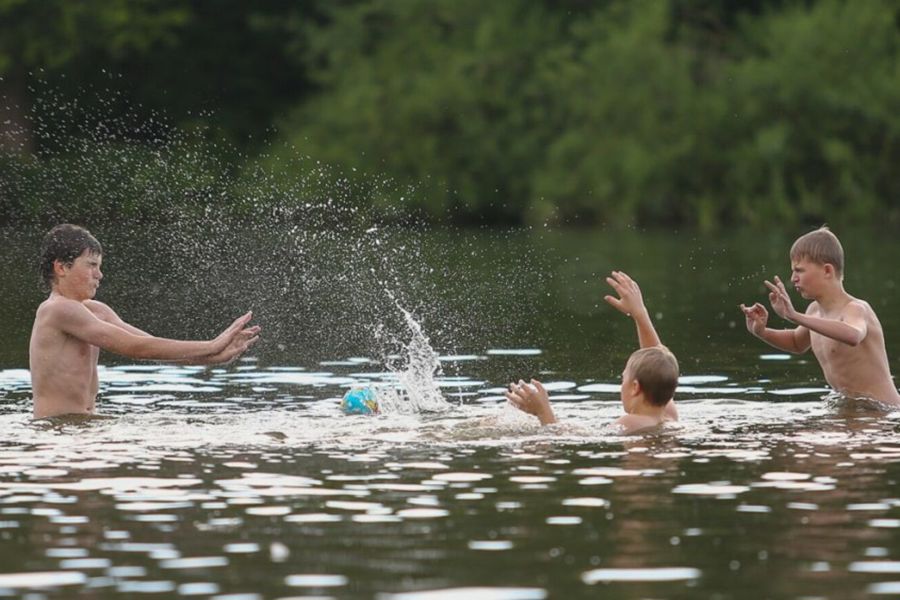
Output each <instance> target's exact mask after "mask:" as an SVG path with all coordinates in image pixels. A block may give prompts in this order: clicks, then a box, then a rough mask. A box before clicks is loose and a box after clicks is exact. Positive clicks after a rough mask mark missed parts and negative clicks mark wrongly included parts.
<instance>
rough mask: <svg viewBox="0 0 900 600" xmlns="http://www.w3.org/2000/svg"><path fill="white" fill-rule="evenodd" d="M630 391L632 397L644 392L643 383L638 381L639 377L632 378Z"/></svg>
mask: <svg viewBox="0 0 900 600" xmlns="http://www.w3.org/2000/svg"><path fill="white" fill-rule="evenodd" d="M629 391H630V392H631V397H632V398H633V397H635V396H640V395H641V394H643V393H644V390H642V389H641V384H640V383H639V382H638V380H637V379H632V380H631V389H630V390H629Z"/></svg>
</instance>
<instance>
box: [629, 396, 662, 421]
mask: <svg viewBox="0 0 900 600" xmlns="http://www.w3.org/2000/svg"><path fill="white" fill-rule="evenodd" d="M665 409H666V406H665V405H663V406H656V405H655V404H650V403H649V402H647V400H645V399H644V398H643V397H641V398H640V400H638V402H637V403H635V406H634V408H633V409H632V411H631V414H633V415H640V416H642V417H653V418H656V419H659V420H662V418H663V412H664V411H665Z"/></svg>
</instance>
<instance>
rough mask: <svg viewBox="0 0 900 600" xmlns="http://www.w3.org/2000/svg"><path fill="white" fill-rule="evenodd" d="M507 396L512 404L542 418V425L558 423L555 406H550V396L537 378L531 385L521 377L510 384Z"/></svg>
mask: <svg viewBox="0 0 900 600" xmlns="http://www.w3.org/2000/svg"><path fill="white" fill-rule="evenodd" d="M505 396H506V399H507V400H509V403H510V404H512V405H513V406H515V407H516V408H518V409H519V410H521V411H522V412H526V413H528V414H530V415H534V416H536V417H537V418H538V419H540V421H541V425H547V424H549V423H556V415H554V414H553V408H552V407H551V406H550V396H549V394H547V390H546V389H545V388H544V386H543V385H541V382H540V381H538V380H537V379H532V380H531V384H530V385H529V384H527V383H525V382H524V381H522V380H521V379H520V380H519V382H518V383H511V384H509V390H508V391H507V392H505Z"/></svg>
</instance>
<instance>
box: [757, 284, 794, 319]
mask: <svg viewBox="0 0 900 600" xmlns="http://www.w3.org/2000/svg"><path fill="white" fill-rule="evenodd" d="M774 279H775V283H772V282H771V281H769V280H768V279H767V280H766V281H765V284H766V287H767V288H769V303H770V304H771V305H772V310H774V311H775V314H777V315H778V316H779V317H781V318H782V319H786V320H788V321H793V320H794V317H795V316H796V315H797V311H796V310H794V304H793V303H792V302H791V297H790V296H789V295H788V293H787V290H786V289H785V287H784V283H782V282H781V278H780V277H778V275H776V276H775V278H774Z"/></svg>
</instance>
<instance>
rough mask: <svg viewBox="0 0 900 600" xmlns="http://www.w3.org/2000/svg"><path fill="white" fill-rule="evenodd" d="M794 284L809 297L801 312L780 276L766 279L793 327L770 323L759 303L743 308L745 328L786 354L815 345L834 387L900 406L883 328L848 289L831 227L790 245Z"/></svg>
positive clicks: (781, 313) (849, 394)
mask: <svg viewBox="0 0 900 600" xmlns="http://www.w3.org/2000/svg"><path fill="white" fill-rule="evenodd" d="M790 257H791V283H792V284H793V285H794V288H795V289H796V290H797V291H798V292H800V296H801V297H803V298H804V299H806V300H812V302H811V303H810V305H809V306H808V307H807V308H806V312H805V313H801V312H798V311H797V310H795V309H794V306H793V304H792V303H791V298H790V296H789V295H788V292H787V289H785V286H784V283H782V281H781V279H780V278H779V277H778V276H776V277H775V278H774V281H773V282H770V281H768V280H767V281H766V282H765V284H766V287H767V288H769V302H770V303H771V305H772V309H773V310H774V311H775V313H776V314H777V315H778V316H780V317H781V318H783V319H785V320H787V321H790V322H791V323H794V324H795V325H797V327H795V328H793V329H770V328H768V327H767V323H768V318H769V313H768V311H767V310H766V308H765V307H764V306H763V305H762V304H760V303H759V302H757V303H756V304H754V305H753V306H750V307H747V306H745V305H743V304H741V310H742V311H743V312H744V316H745V317H746V321H747V330H748V331H749V332H750V333H752V334H753V335H755V336H756V337H758V338H759V339H761V340H763V341H764V342H766V343H768V344H770V345H771V346H774V347H776V348H778V349H779V350H783V351H785V352H793V353H803V352H806V351H807V350H809V349H810V348H812V351H813V354H815V356H816V359H817V360H818V361H819V364H820V365H821V367H822V372H823V373H824V374H825V380H826V381H827V382H828V385H830V386H831V387H832V388H833V389H834V390H835V391H837V392H839V393H841V394H842V395H844V396H847V397H850V398H867V399H871V400H876V401H878V402H881V403H884V404H890V405H900V394H898V393H897V388H895V387H894V382H893V378H892V377H891V370H890V367H889V366H888V358H887V352H886V351H885V347H884V332H883V331H882V329H881V323H879V321H878V317H877V316H876V315H875V311H873V310H872V307H871V306H869V304H868V302H865V301H863V300H859V299H858V298H854V297H853V296H851V295H850V294H848V293H847V292H846V291H844V282H843V280H844V249H843V248H842V247H841V242H840V241H839V240H838V238H837V236H835V235H834V234H833V233H832V232H831V231H830V230H829V229H828V228H827V227H822V228H820V229H817V230H815V231H811V232H809V233H807V234H805V235H802V236H800V237H799V238H798V239H797V241H795V242H794V245H793V246H792V247H791V254H790Z"/></svg>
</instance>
